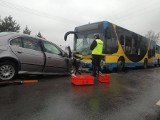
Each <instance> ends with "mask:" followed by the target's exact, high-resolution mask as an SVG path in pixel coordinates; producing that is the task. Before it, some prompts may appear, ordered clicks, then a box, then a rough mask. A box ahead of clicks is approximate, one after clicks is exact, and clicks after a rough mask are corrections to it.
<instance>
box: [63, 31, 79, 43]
mask: <svg viewBox="0 0 160 120" xmlns="http://www.w3.org/2000/svg"><path fill="white" fill-rule="evenodd" d="M69 34H74V36H75V38H76V39H77V38H78V35H77V33H76V32H74V31H69V32H67V33H66V34H65V35H64V40H65V41H66V40H67V36H68V35H69Z"/></svg>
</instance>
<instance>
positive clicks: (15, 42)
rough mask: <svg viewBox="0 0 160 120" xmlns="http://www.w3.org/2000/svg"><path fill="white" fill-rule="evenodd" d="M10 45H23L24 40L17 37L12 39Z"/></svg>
mask: <svg viewBox="0 0 160 120" xmlns="http://www.w3.org/2000/svg"><path fill="white" fill-rule="evenodd" d="M10 45H11V46H17V47H22V40H21V38H20V37H18V38H15V39H13V40H11V41H10Z"/></svg>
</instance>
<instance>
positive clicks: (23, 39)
mask: <svg viewBox="0 0 160 120" xmlns="http://www.w3.org/2000/svg"><path fill="white" fill-rule="evenodd" d="M68 56H69V55H68V54H67V53H65V52H64V51H63V50H62V49H60V48H59V47H58V46H57V45H55V44H54V43H52V42H49V41H47V40H44V39H41V38H37V37H33V36H30V35H25V34H19V33H13V32H1V33H0V79H1V80H10V79H12V78H13V77H15V76H16V75H17V74H49V75H57V74H58V75H65V74H69V73H70V66H71V64H70V58H69V57H68Z"/></svg>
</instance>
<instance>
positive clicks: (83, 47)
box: [75, 34, 94, 55]
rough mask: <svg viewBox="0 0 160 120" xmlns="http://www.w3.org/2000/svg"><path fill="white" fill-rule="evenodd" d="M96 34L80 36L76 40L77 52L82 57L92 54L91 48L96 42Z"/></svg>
mask: <svg viewBox="0 0 160 120" xmlns="http://www.w3.org/2000/svg"><path fill="white" fill-rule="evenodd" d="M93 35H94V34H87V35H84V34H78V38H77V39H76V40H75V50H76V51H77V52H79V53H80V54H82V55H89V54H91V50H90V46H91V44H92V42H93V40H94V36H93Z"/></svg>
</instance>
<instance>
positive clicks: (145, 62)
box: [143, 59, 148, 69]
mask: <svg viewBox="0 0 160 120" xmlns="http://www.w3.org/2000/svg"><path fill="white" fill-rule="evenodd" d="M143 67H144V69H147V67H148V61H147V59H145V60H144V66H143Z"/></svg>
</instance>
